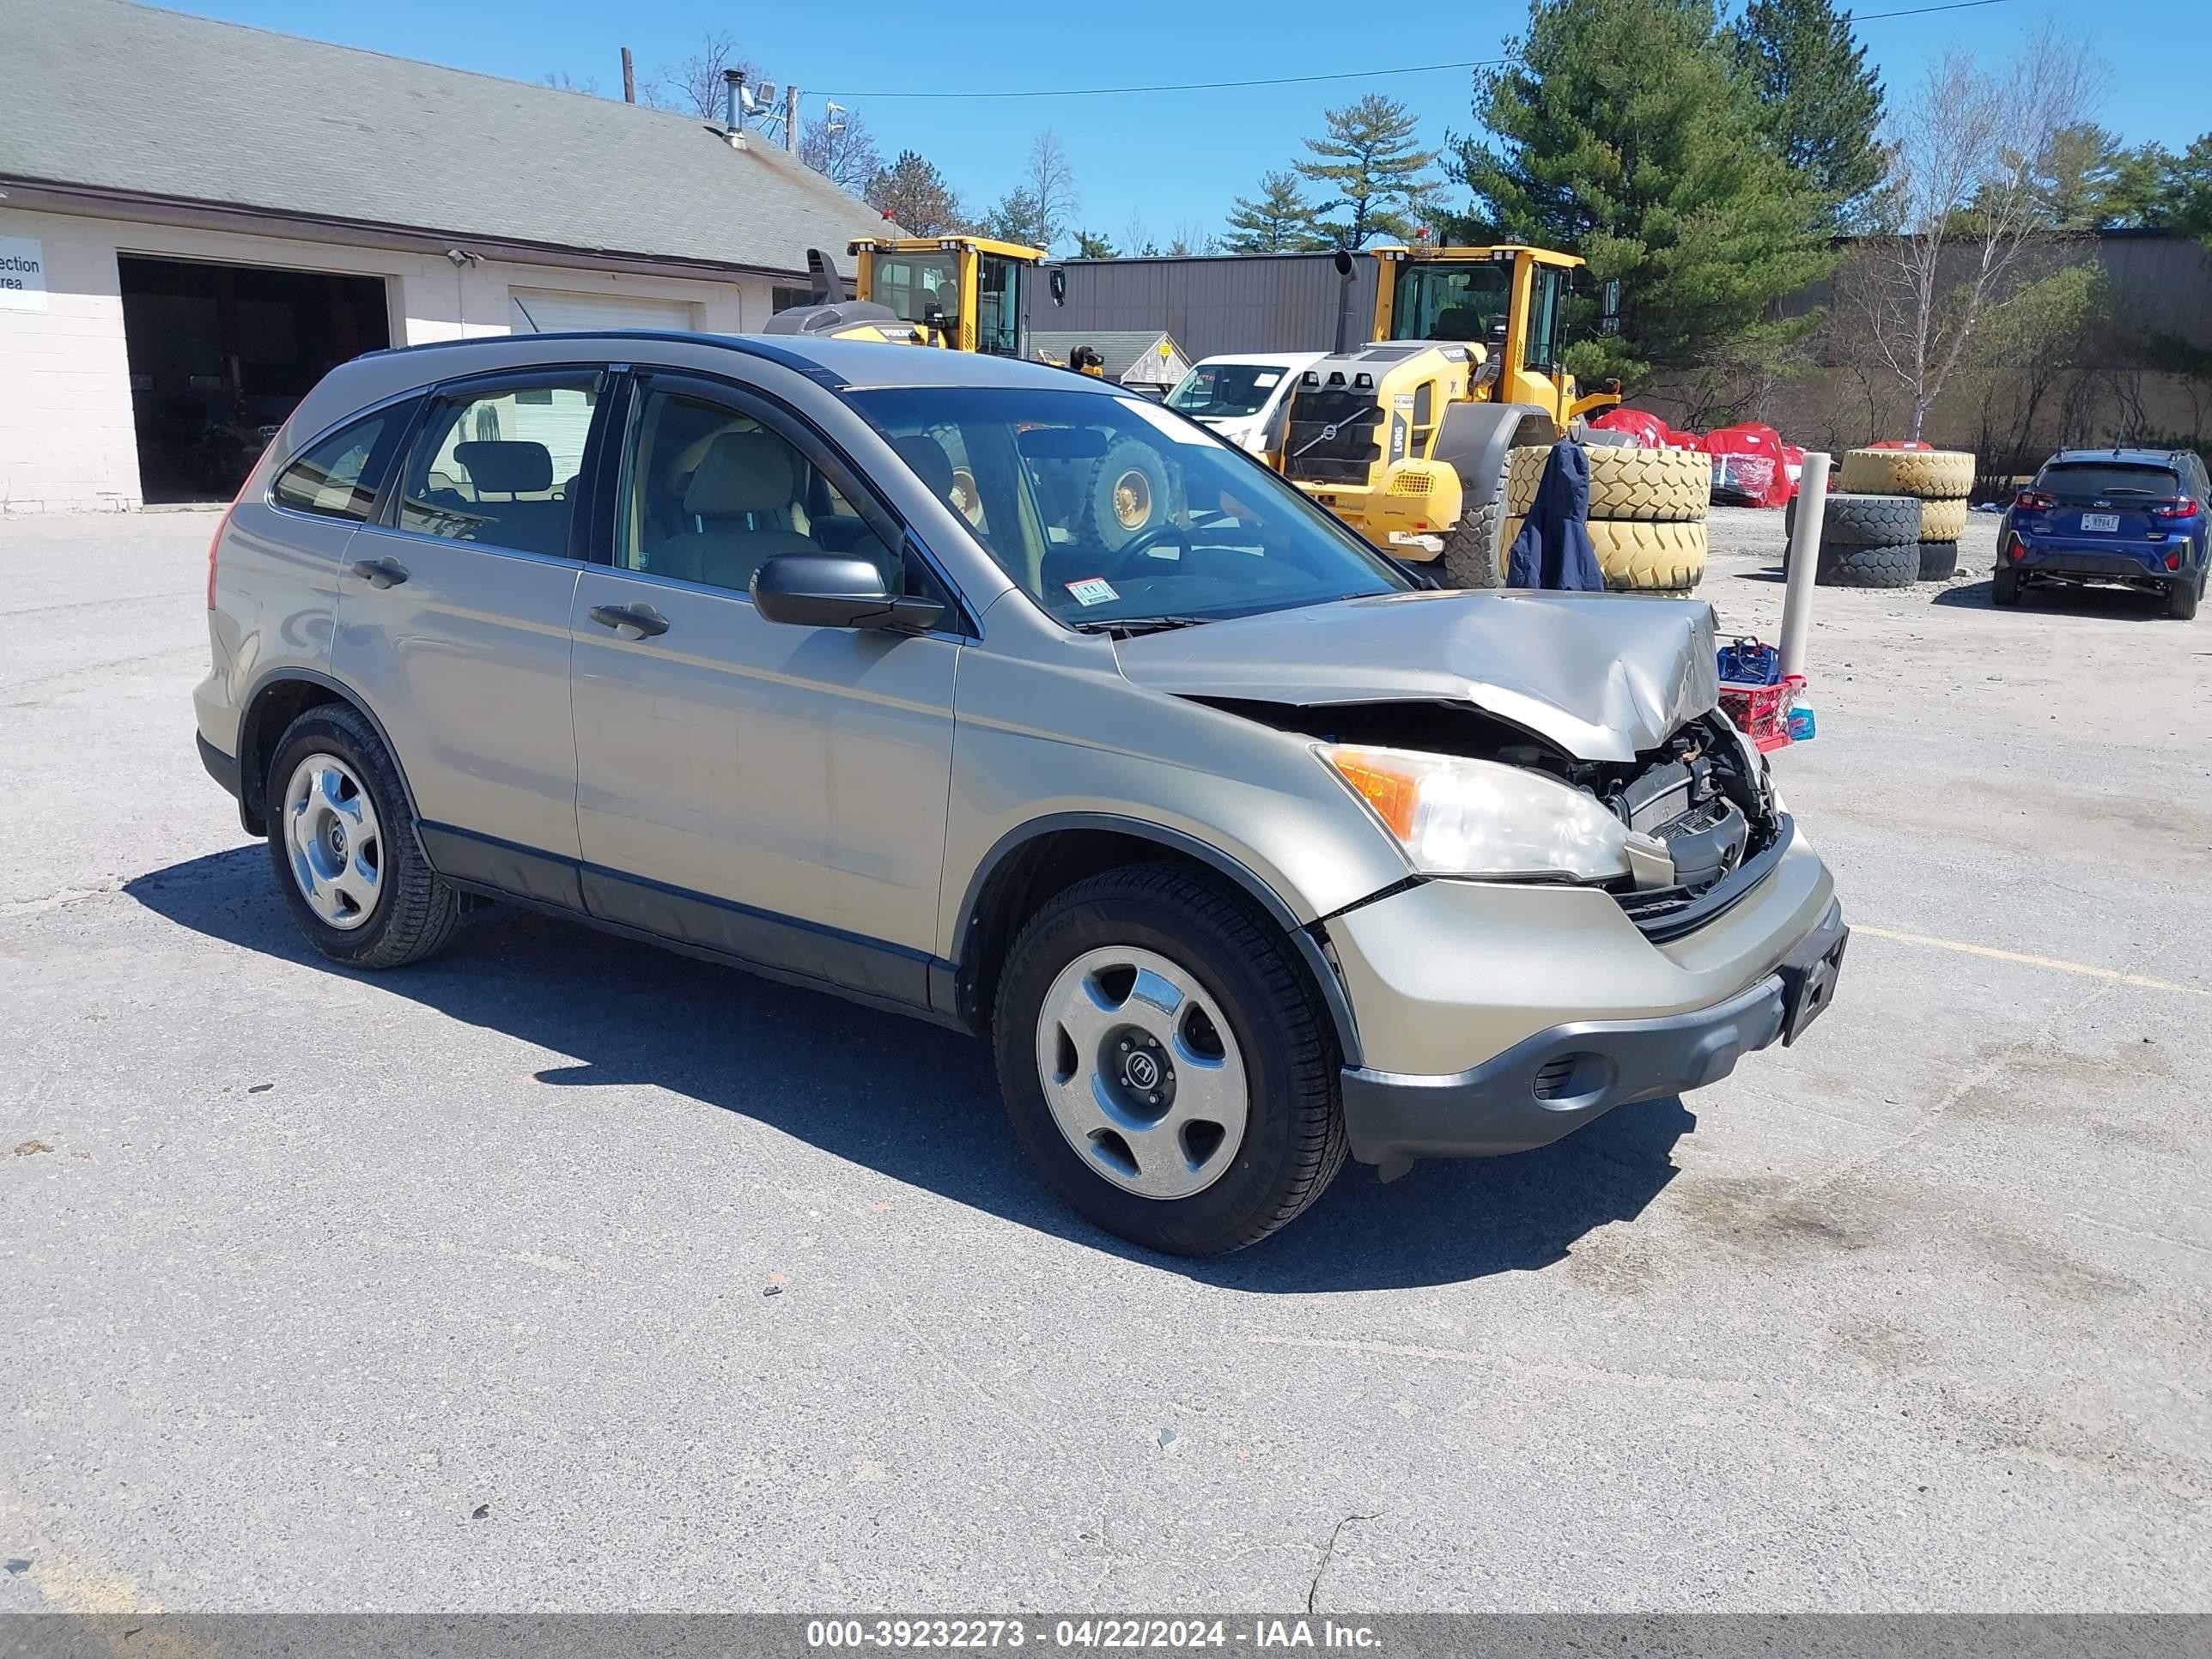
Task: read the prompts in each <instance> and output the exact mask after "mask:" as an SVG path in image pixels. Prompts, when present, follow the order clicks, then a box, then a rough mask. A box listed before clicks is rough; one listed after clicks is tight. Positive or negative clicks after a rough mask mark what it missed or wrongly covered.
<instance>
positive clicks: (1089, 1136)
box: [992, 864, 1346, 1256]
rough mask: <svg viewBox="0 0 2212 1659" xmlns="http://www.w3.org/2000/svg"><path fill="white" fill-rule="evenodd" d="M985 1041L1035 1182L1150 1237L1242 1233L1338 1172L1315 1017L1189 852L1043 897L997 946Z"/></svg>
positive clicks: (1331, 1054) (1257, 1231)
mask: <svg viewBox="0 0 2212 1659" xmlns="http://www.w3.org/2000/svg"><path fill="white" fill-rule="evenodd" d="M992 1042H993V1046H994V1049H995V1050H996V1054H997V1058H998V1066H999V1084H1000V1090H1001V1091H1002V1092H1003V1093H1004V1095H1005V1097H1006V1115H1007V1117H1008V1119H1009V1120H1010V1121H1012V1125H1013V1129H1014V1134H1015V1137H1016V1139H1018V1140H1019V1141H1020V1142H1021V1144H1022V1146H1023V1149H1024V1151H1025V1152H1028V1154H1029V1156H1030V1159H1031V1160H1032V1161H1033V1162H1034V1163H1035V1164H1036V1166H1037V1168H1038V1170H1040V1171H1041V1172H1042V1175H1043V1176H1044V1178H1045V1181H1046V1182H1047V1184H1048V1185H1049V1186H1050V1187H1051V1188H1053V1190H1054V1192H1055V1193H1057V1194H1059V1195H1060V1198H1061V1199H1063V1200H1065V1201H1066V1203H1067V1205H1068V1206H1070V1207H1071V1208H1073V1209H1074V1210H1075V1211H1076V1212H1079V1214H1081V1215H1082V1216H1084V1217H1085V1218H1086V1219H1088V1220H1090V1221H1091V1222H1092V1223H1094V1224H1096V1225H1098V1226H1100V1227H1103V1228H1104V1229H1105V1230H1106V1231H1108V1232H1110V1233H1113V1234H1115V1235H1116V1236H1118V1237H1121V1238H1125V1239H1127V1240H1128V1241H1129V1242H1130V1243H1133V1244H1138V1245H1141V1246H1143V1247H1144V1248H1146V1249H1153V1250H1159V1251H1162V1252H1164V1253H1166V1254H1169V1255H1191V1256H1210V1255H1227V1254H1228V1253H1229V1252H1231V1251H1232V1250H1241V1249H1244V1248H1245V1247H1246V1246H1248V1245H1251V1244H1256V1243H1259V1242H1260V1241H1261V1239H1263V1238H1265V1237H1267V1236H1268V1235H1269V1234H1271V1233H1273V1232H1275V1231H1278V1230H1279V1229H1280V1228H1282V1227H1285V1226H1286V1225H1289V1224H1290V1223H1291V1221H1293V1220H1295V1219H1296V1218H1297V1217H1298V1216H1299V1215H1300V1214H1301V1213H1303V1212H1304V1211H1305V1209H1306V1208H1307V1207H1308V1206H1310V1205H1311V1204H1312V1203H1313V1201H1314V1200H1316V1199H1317V1198H1319V1197H1320V1196H1321V1194H1322V1191H1323V1189H1324V1188H1327V1187H1328V1183H1329V1182H1330V1181H1331V1180H1333V1179H1334V1177H1335V1175H1336V1172H1337V1170H1339V1169H1340V1168H1341V1167H1342V1166H1343V1164H1344V1159H1345V1153H1346V1143H1345V1133H1344V1112H1343V1106H1342V1103H1341V1101H1340V1085H1339V1081H1338V1074H1339V1071H1340V1067H1341V1065H1342V1060H1341V1056H1340V1053H1339V1050H1338V1047H1337V1042H1336V1034H1335V1029H1334V1026H1333V1025H1332V1024H1331V1023H1330V1020H1329V1018H1328V1012H1327V1011H1326V1010H1325V1009H1324V1008H1323V1007H1322V1006H1321V1002H1320V999H1319V997H1318V996H1317V995H1316V993H1315V991H1314V989H1313V987H1312V986H1311V984H1310V981H1308V979H1307V977H1306V975H1305V971H1304V967H1303V965H1302V964H1301V963H1299V961H1298V960H1297V956H1296V954H1295V953H1294V952H1293V951H1292V950H1291V946H1290V944H1289V941H1288V940H1286V939H1284V937H1283V936H1282V933H1281V931H1280V930H1279V928H1278V927H1275V925H1274V924H1273V922H1272V921H1269V920H1268V918H1267V917H1266V916H1265V915H1261V914H1260V913H1259V912H1258V911H1256V910H1255V908H1253V907H1252V906H1251V905H1250V904H1249V902H1247V901H1246V900H1245V899H1244V898H1243V896H1242V895H1241V894H1239V893H1238V892H1237V891H1236V890H1234V889H1233V888H1231V887H1230V886H1228V885H1227V884H1225V883H1223V882H1221V881H1219V880H1218V879H1217V878H1212V877H1211V876H1208V875H1206V874H1205V873H1203V872H1197V871H1194V870H1191V869H1189V868H1188V867H1186V866H1181V865H1175V864H1146V865H1133V866H1127V867H1125V868H1122V869H1119V870H1111V871H1108V872H1105V873H1104V874H1103V875H1098V876H1094V877H1092V878H1090V879H1089V880H1087V881H1083V882H1079V883H1078V884H1076V885H1075V886H1073V887H1071V888H1069V889H1068V890H1066V891H1065V892H1063V893H1060V894H1059V895H1058V896H1055V897H1054V898H1052V899H1051V900H1049V901H1048V902H1047V903H1046V904H1045V905H1044V907H1043V908H1042V909H1040V910H1039V911H1038V912H1037V914H1036V915H1035V916H1034V917H1032V918H1031V919H1030V922H1029V924H1028V925H1027V926H1026V927H1024V928H1023V929H1022V932H1021V935H1020V937H1019V938H1018V939H1016V940H1015V942H1014V946H1013V949H1012V951H1011V952H1010V953H1009V954H1008V957H1007V959H1006V969H1005V972H1004V973H1003V974H1002V975H1000V981H999V993H998V1000H997V1006H996V1008H995V1010H994V1016H993V1020H992Z"/></svg>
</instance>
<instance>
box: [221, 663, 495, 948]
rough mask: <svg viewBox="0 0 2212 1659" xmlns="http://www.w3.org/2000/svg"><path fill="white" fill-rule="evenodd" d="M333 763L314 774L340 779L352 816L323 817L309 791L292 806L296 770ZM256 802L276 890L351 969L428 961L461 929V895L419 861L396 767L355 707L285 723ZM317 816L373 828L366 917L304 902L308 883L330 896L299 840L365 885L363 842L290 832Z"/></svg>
mask: <svg viewBox="0 0 2212 1659" xmlns="http://www.w3.org/2000/svg"><path fill="white" fill-rule="evenodd" d="M332 760H334V761H336V762H337V765H336V766H333V767H325V768H322V769H320V772H321V774H322V775H327V776H329V777H331V778H334V779H338V780H341V781H342V783H343V788H342V789H341V791H340V792H339V793H341V794H344V792H345V790H350V791H352V792H353V793H351V794H350V795H349V796H346V800H347V801H349V802H351V803H356V805H354V810H353V811H352V813H351V814H350V815H349V814H347V813H345V812H337V811H326V809H325V808H324V807H323V806H322V805H321V804H320V803H321V799H322V797H321V796H320V795H319V794H318V793H315V792H313V791H312V790H311V791H310V792H309V797H308V799H307V801H306V802H305V803H304V804H303V805H302V806H301V808H300V809H299V810H295V805H294V801H293V799H292V796H293V795H294V793H295V788H294V786H295V783H296V782H298V781H299V780H300V776H301V769H302V768H304V767H308V766H309V765H310V763H313V762H317V761H332ZM312 775H313V774H311V776H312ZM362 797H366V802H365V810H363V805H362V804H359V803H360V800H361V798H362ZM262 799H263V800H264V802H265V803H266V805H265V808H264V816H265V817H266V818H267V820H268V825H269V832H268V833H269V861H270V866H271V869H272V871H273V872H274V873H275V875H276V886H277V890H279V891H280V892H282V893H283V896H284V902H285V903H286V905H287V906H289V908H290V909H291V912H292V919H293V920H294V921H296V922H297V923H298V924H299V926H300V931H301V933H305V934H306V935H307V943H308V944H310V945H313V946H314V947H315V949H316V950H318V951H320V952H322V954H323V955H325V956H326V957H329V958H330V959H331V961H333V962H342V963H345V964H346V965H347V966H348V967H349V968H371V969H374V968H400V967H404V966H405V965H406V964H407V963H411V962H420V961H422V959H423V958H424V957H430V956H435V955H436V954H437V953H438V952H439V951H442V950H444V949H445V948H446V946H447V945H448V944H450V943H451V942H452V940H453V933H454V931H455V930H456V929H457V928H459V926H460V923H461V896H460V895H459V893H457V892H455V891H454V890H453V889H452V888H451V887H448V886H447V884H445V883H444V882H443V881H441V880H440V879H439V878H438V873H437V872H436V871H435V870H433V869H431V867H430V864H429V860H427V859H425V858H424V857H423V856H422V842H421V841H420V840H419V839H418V838H417V837H416V833H415V812H414V809H413V808H412V807H411V806H410V805H408V800H407V790H406V787H405V786H404V784H402V782H401V781H400V778H399V768H398V763H396V762H394V761H393V760H392V755H391V752H390V751H389V750H386V748H385V746H384V740H383V739H382V738H380V737H378V736H377V734H376V728H375V727H374V726H372V725H370V724H369V722H368V718H367V717H366V716H364V715H363V714H362V713H361V711H360V710H358V709H356V708H352V707H351V706H349V705H348V704H345V703H323V704H321V705H319V706H318V707H316V708H310V709H309V710H307V713H306V714H302V715H301V716H300V717H299V719H297V720H294V721H293V722H292V724H291V725H290V726H287V727H286V728H285V730H284V735H283V737H282V738H278V739H277V741H276V750H275V752H274V753H273V754H272V755H271V756H270V760H269V772H268V776H267V780H266V782H265V784H264V788H263V791H262ZM316 815H319V816H321V817H326V818H328V819H330V820H331V822H332V823H335V824H336V825H337V828H338V829H340V830H341V832H343V829H345V827H346V823H347V822H348V821H349V818H350V821H351V822H352V823H355V824H356V826H360V825H367V826H370V827H373V829H374V861H373V866H371V867H373V869H374V876H373V878H367V880H366V885H365V886H362V888H361V890H364V891H367V892H368V893H370V894H371V896H370V900H369V902H368V904H367V905H366V906H365V907H362V909H363V910H364V911H365V914H362V915H358V916H356V915H351V914H347V915H342V916H341V917H340V918H339V920H337V921H331V920H327V919H326V917H325V914H324V912H325V910H328V909H331V908H333V907H331V906H330V905H328V904H325V905H323V906H322V907H321V908H319V906H318V904H317V902H315V901H314V900H313V899H311V898H310V897H309V891H308V890H309V888H310V887H311V886H312V887H315V888H317V889H319V890H325V891H326V890H327V885H328V884H325V881H324V879H323V875H322V872H320V871H314V872H312V873H310V872H309V867H308V866H306V865H304V864H303V861H302V853H301V843H302V842H311V843H312V844H313V845H314V846H315V847H317V848H328V849H329V850H331V852H332V853H333V854H335V857H334V858H333V860H331V862H332V863H333V864H337V865H343V866H345V872H346V874H347V875H348V877H349V879H352V880H355V881H356V882H361V881H362V880H363V879H364V878H362V877H361V875H360V873H359V872H360V870H361V867H362V866H363V865H364V864H365V863H367V862H368V852H367V847H368V842H366V841H365V840H363V839H362V838H361V837H360V836H358V834H356V837H355V841H354V844H352V845H350V846H349V845H346V844H345V843H344V842H343V841H337V842H333V841H331V840H330V839H328V838H327V837H322V836H313V837H311V836H307V835H306V834H304V833H295V832H303V831H304V829H305V828H306V827H307V821H308V819H309V818H310V817H312V816H316ZM340 908H342V907H340Z"/></svg>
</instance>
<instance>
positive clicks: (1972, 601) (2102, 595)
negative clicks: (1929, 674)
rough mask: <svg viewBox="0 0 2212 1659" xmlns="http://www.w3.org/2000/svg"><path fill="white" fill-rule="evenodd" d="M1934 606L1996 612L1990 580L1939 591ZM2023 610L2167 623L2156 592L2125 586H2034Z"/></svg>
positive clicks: (2025, 596) (2021, 606) (2027, 592)
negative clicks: (2055, 587) (2141, 591)
mask: <svg viewBox="0 0 2212 1659" xmlns="http://www.w3.org/2000/svg"><path fill="white" fill-rule="evenodd" d="M1929 604H1930V605H1950V606H1953V607H1954V608H1956V609H1958V610H1961V611H1994V610H1996V601H1995V600H1993V599H1991V598H1990V581H1989V578H1988V577H1986V576H1984V578H1983V579H1982V580H1979V581H1978V582H1964V583H1960V585H1958V586H1954V587H1944V588H1939V589H1938V590H1937V591H1936V596H1935V597H1934V598H1933V599H1930V600H1929ZM2015 608H2016V609H2018V610H2021V611H2073V612H2075V613H2076V614H2078V615H2081V616H2084V617H2112V618H2113V619H2114V620H2116V621H2119V622H2164V621H2165V620H2166V600H2165V599H2164V598H2163V597H2161V596H2160V595H2159V594H2155V593H2137V592H2130V590H2128V589H2127V588H2124V587H2075V588H2069V589H2064V590H2057V589H2052V588H2050V587H2044V588H2041V589H2038V588H2034V587H2030V588H2027V589H2026V590H2025V591H2023V592H2021V596H2020V604H2019V605H2018V606H2017V607H2015Z"/></svg>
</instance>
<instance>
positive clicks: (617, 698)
mask: <svg viewBox="0 0 2212 1659" xmlns="http://www.w3.org/2000/svg"><path fill="white" fill-rule="evenodd" d="M626 404H627V407H626V410H625V412H624V416H623V427H624V431H623V438H622V441H621V452H620V454H619V455H618V456H613V455H611V456H610V457H609V458H608V459H607V462H606V463H605V472H604V473H603V474H602V476H603V477H611V489H610V493H611V498H612V510H611V512H610V513H605V514H602V515H601V516H600V520H599V528H598V530H597V531H596V532H595V534H597V535H600V536H604V537H605V538H606V545H605V548H604V549H603V550H595V558H594V562H592V564H591V565H590V566H589V567H588V568H586V570H585V572H584V574H583V577H582V579H581V580H580V582H579V583H578V584H577V588H576V592H575V596H574V603H573V609H572V612H571V616H570V636H571V639H572V641H573V648H574V665H573V670H572V678H571V685H572V687H573V696H574V708H575V721H576V760H577V778H578V793H577V827H578V830H579V833H580V840H581V844H582V849H583V859H584V890H585V898H586V903H587V904H588V905H589V906H590V908H591V909H592V912H593V913H594V914H596V915H600V916H603V917H605V919H607V920H609V921H617V922H621V923H623V924H626V925H629V926H632V927H642V928H647V929H649V930H651V931H653V932H654V933H659V934H662V935H665V936H667V937H670V938H673V939H682V940H685V941H687V942H690V943H693V944H697V945H705V946H708V947H711V948H713V949H714V950H717V951H724V952H726V953H729V954H732V955H735V956H738V957H743V958H744V959H746V960H748V961H751V962H756V963H762V964H763V965H765V966H769V967H772V968H776V969H781V970H784V971H787V972H790V973H795V974H800V975H806V976H808V977H810V978H813V979H819V980H824V981H830V982H832V983H835V984H836V985H839V986H842V987H847V988H848V989H851V990H855V991H860V992H862V993H865V994H870V995H872V996H877V997H879V998H883V999H885V1000H891V1001H896V1002H900V1003H910V1004H915V1005H926V1004H927V967H928V963H929V962H930V960H931V958H932V957H933V952H934V950H935V945H936V927H937V914H938V889H939V880H940V878H941V873H942V866H943V862H944V852H945V805H946V798H947V794H948V792H949V790H950V787H951V758H952V690H953V679H954V676H955V674H956V672H957V666H958V662H959V655H960V644H959V636H958V635H957V633H955V632H945V633H935V634H930V635H900V634H890V633H883V632H876V631H870V630H861V629H835V628H811V627H796V626H792V625H788V624H782V623H771V622H769V621H767V620H765V619H764V618H763V617H761V615H760V614H759V613H758V612H757V611H756V610H755V609H754V608H753V605H752V601H751V599H750V598H749V597H748V596H747V592H746V585H747V583H748V581H749V580H750V577H751V574H752V573H753V572H754V571H755V570H757V568H759V567H760V565H761V564H762V563H763V562H765V561H766V560H767V559H769V558H772V557H775V556H777V555H779V554H782V553H805V552H813V553H821V552H826V551H833V550H834V551H841V552H842V551H858V552H860V553H862V554H864V555H865V556H869V557H872V558H874V559H876V560H877V561H878V563H880V564H882V565H883V566H884V568H885V570H886V574H887V575H888V576H889V577H890V579H891V580H892V583H893V591H895V592H896V591H899V589H900V587H901V586H905V587H906V589H907V591H911V592H932V593H933V596H935V597H949V595H947V594H945V592H944V591H943V590H942V588H941V587H939V586H937V585H936V582H935V578H934V577H933V574H931V573H929V572H927V570H926V569H925V568H923V567H922V566H921V562H920V559H919V556H917V555H915V553H914V552H913V550H911V549H909V548H908V547H907V546H906V545H905V544H904V541H903V531H902V526H900V525H899V524H898V523H897V521H896V519H895V518H894V517H893V515H892V514H891V513H890V510H889V509H888V508H887V507H884V505H883V504H882V503H881V501H879V500H878V498H877V497H876V496H875V495H873V494H872V492H871V491H868V490H867V489H865V488H864V487H863V486H862V485H861V483H860V481H859V479H858V478H857V477H856V476H855V475H854V471H853V469H852V467H851V466H850V465H849V464H848V462H846V461H845V460H844V459H843V458H842V457H841V456H839V455H837V454H836V453H834V452H833V451H832V450H831V449H830V448H829V446H828V444H827V443H826V441H824V440H823V439H822V438H821V436H820V435H818V434H817V433H816V432H815V431H814V430H813V428H811V427H809V426H807V425H806V424H805V422H803V421H801V420H799V419H798V418H797V417H796V416H793V414H791V413H790V412H789V411H788V410H784V409H783V408H782V407H781V405H778V404H774V403H771V402H770V401H769V400H768V399H766V398H762V397H760V396H758V395H757V394H755V393H753V392H750V391H748V390H746V389H743V388H740V387H738V386H735V385H731V384H725V383H723V382H720V381H718V380H704V379H699V378H694V377H690V376H686V375H679V374H652V373H647V374H640V375H639V376H637V377H636V378H635V380H634V381H633V382H632V384H631V385H630V386H629V390H628V392H627V395H626ZM910 564H911V568H910ZM950 614H957V612H956V613H950Z"/></svg>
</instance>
